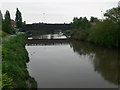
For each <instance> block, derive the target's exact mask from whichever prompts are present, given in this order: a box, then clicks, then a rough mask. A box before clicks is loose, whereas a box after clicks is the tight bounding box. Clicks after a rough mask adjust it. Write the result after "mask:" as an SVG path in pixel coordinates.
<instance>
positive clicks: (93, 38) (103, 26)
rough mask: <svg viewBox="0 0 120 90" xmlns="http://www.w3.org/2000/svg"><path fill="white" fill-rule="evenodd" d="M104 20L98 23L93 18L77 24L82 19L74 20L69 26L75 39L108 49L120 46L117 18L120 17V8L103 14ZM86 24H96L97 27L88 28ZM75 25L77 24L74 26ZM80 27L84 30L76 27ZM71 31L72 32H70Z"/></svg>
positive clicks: (119, 28) (119, 27)
mask: <svg viewBox="0 0 120 90" xmlns="http://www.w3.org/2000/svg"><path fill="white" fill-rule="evenodd" d="M104 15H105V17H106V19H104V20H102V21H99V20H98V19H97V18H95V17H91V19H90V21H87V20H86V19H84V23H83V24H82V23H78V22H80V20H82V18H80V19H78V18H75V19H74V20H73V23H72V24H71V26H72V27H73V29H76V30H74V35H73V36H72V37H73V38H75V39H79V40H86V41H90V42H94V43H97V44H100V45H105V46H108V47H118V46H119V44H120V32H119V30H120V26H119V21H120V19H119V18H118V17H119V16H120V8H118V7H117V8H112V9H110V10H107V12H106V13H105V14H104ZM87 22H97V25H95V26H92V27H88V26H87ZM76 23H77V24H76ZM80 25H82V26H83V27H84V28H81V29H78V28H76V27H78V26H80ZM71 31H73V30H71Z"/></svg>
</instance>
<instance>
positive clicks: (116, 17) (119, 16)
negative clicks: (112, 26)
mask: <svg viewBox="0 0 120 90" xmlns="http://www.w3.org/2000/svg"><path fill="white" fill-rule="evenodd" d="M104 16H105V17H106V18H107V19H110V20H112V21H114V22H119V23H120V7H117V8H112V9H110V10H107V11H106V13H105V14H104Z"/></svg>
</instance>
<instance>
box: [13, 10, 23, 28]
mask: <svg viewBox="0 0 120 90" xmlns="http://www.w3.org/2000/svg"><path fill="white" fill-rule="evenodd" d="M15 21H16V26H17V28H21V27H22V15H21V12H20V11H19V10H18V8H17V11H16V18H15Z"/></svg>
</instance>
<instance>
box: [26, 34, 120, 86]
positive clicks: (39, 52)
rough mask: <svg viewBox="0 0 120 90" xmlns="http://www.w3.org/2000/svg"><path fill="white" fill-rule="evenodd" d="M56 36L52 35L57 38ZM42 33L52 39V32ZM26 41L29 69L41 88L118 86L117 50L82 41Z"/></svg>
mask: <svg viewBox="0 0 120 90" xmlns="http://www.w3.org/2000/svg"><path fill="white" fill-rule="evenodd" d="M56 36H57V35H54V38H53V37H52V39H56V38H57V39H58V36H57V37H56ZM41 37H45V39H50V35H44V36H39V37H38V38H39V39H41ZM47 37H49V38H47ZM55 37H56V38H55ZM61 37H64V38H65V36H61ZM61 37H60V38H61ZM34 38H35V39H36V38H37V36H36V37H33V38H32V39H34ZM30 39H31V38H30ZM42 39H44V38H42ZM34 43H35V42H34ZM27 44H28V43H27ZM27 44H26V49H27V51H28V53H29V57H30V62H29V63H28V70H29V72H30V75H31V76H32V77H34V78H35V79H36V81H37V83H38V88H117V87H118V84H117V83H118V65H117V62H118V60H117V56H118V54H117V50H112V49H106V48H102V47H99V46H95V45H92V44H89V43H85V42H80V41H79V42H78V41H70V43H64V42H63V43H62V42H59V40H58V42H56V44H55V43H54V44H51V43H50V42H49V43H48V44H47V45H46V44H45V45H43V43H42V44H40V41H37V42H36V44H31V43H30V44H29V46H28V45H27Z"/></svg>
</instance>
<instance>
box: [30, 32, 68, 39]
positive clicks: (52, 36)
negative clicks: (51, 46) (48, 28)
mask: <svg viewBox="0 0 120 90" xmlns="http://www.w3.org/2000/svg"><path fill="white" fill-rule="evenodd" d="M61 38H62V39H63V38H64V39H66V36H64V35H63V33H59V34H45V35H33V36H31V37H28V39H61Z"/></svg>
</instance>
